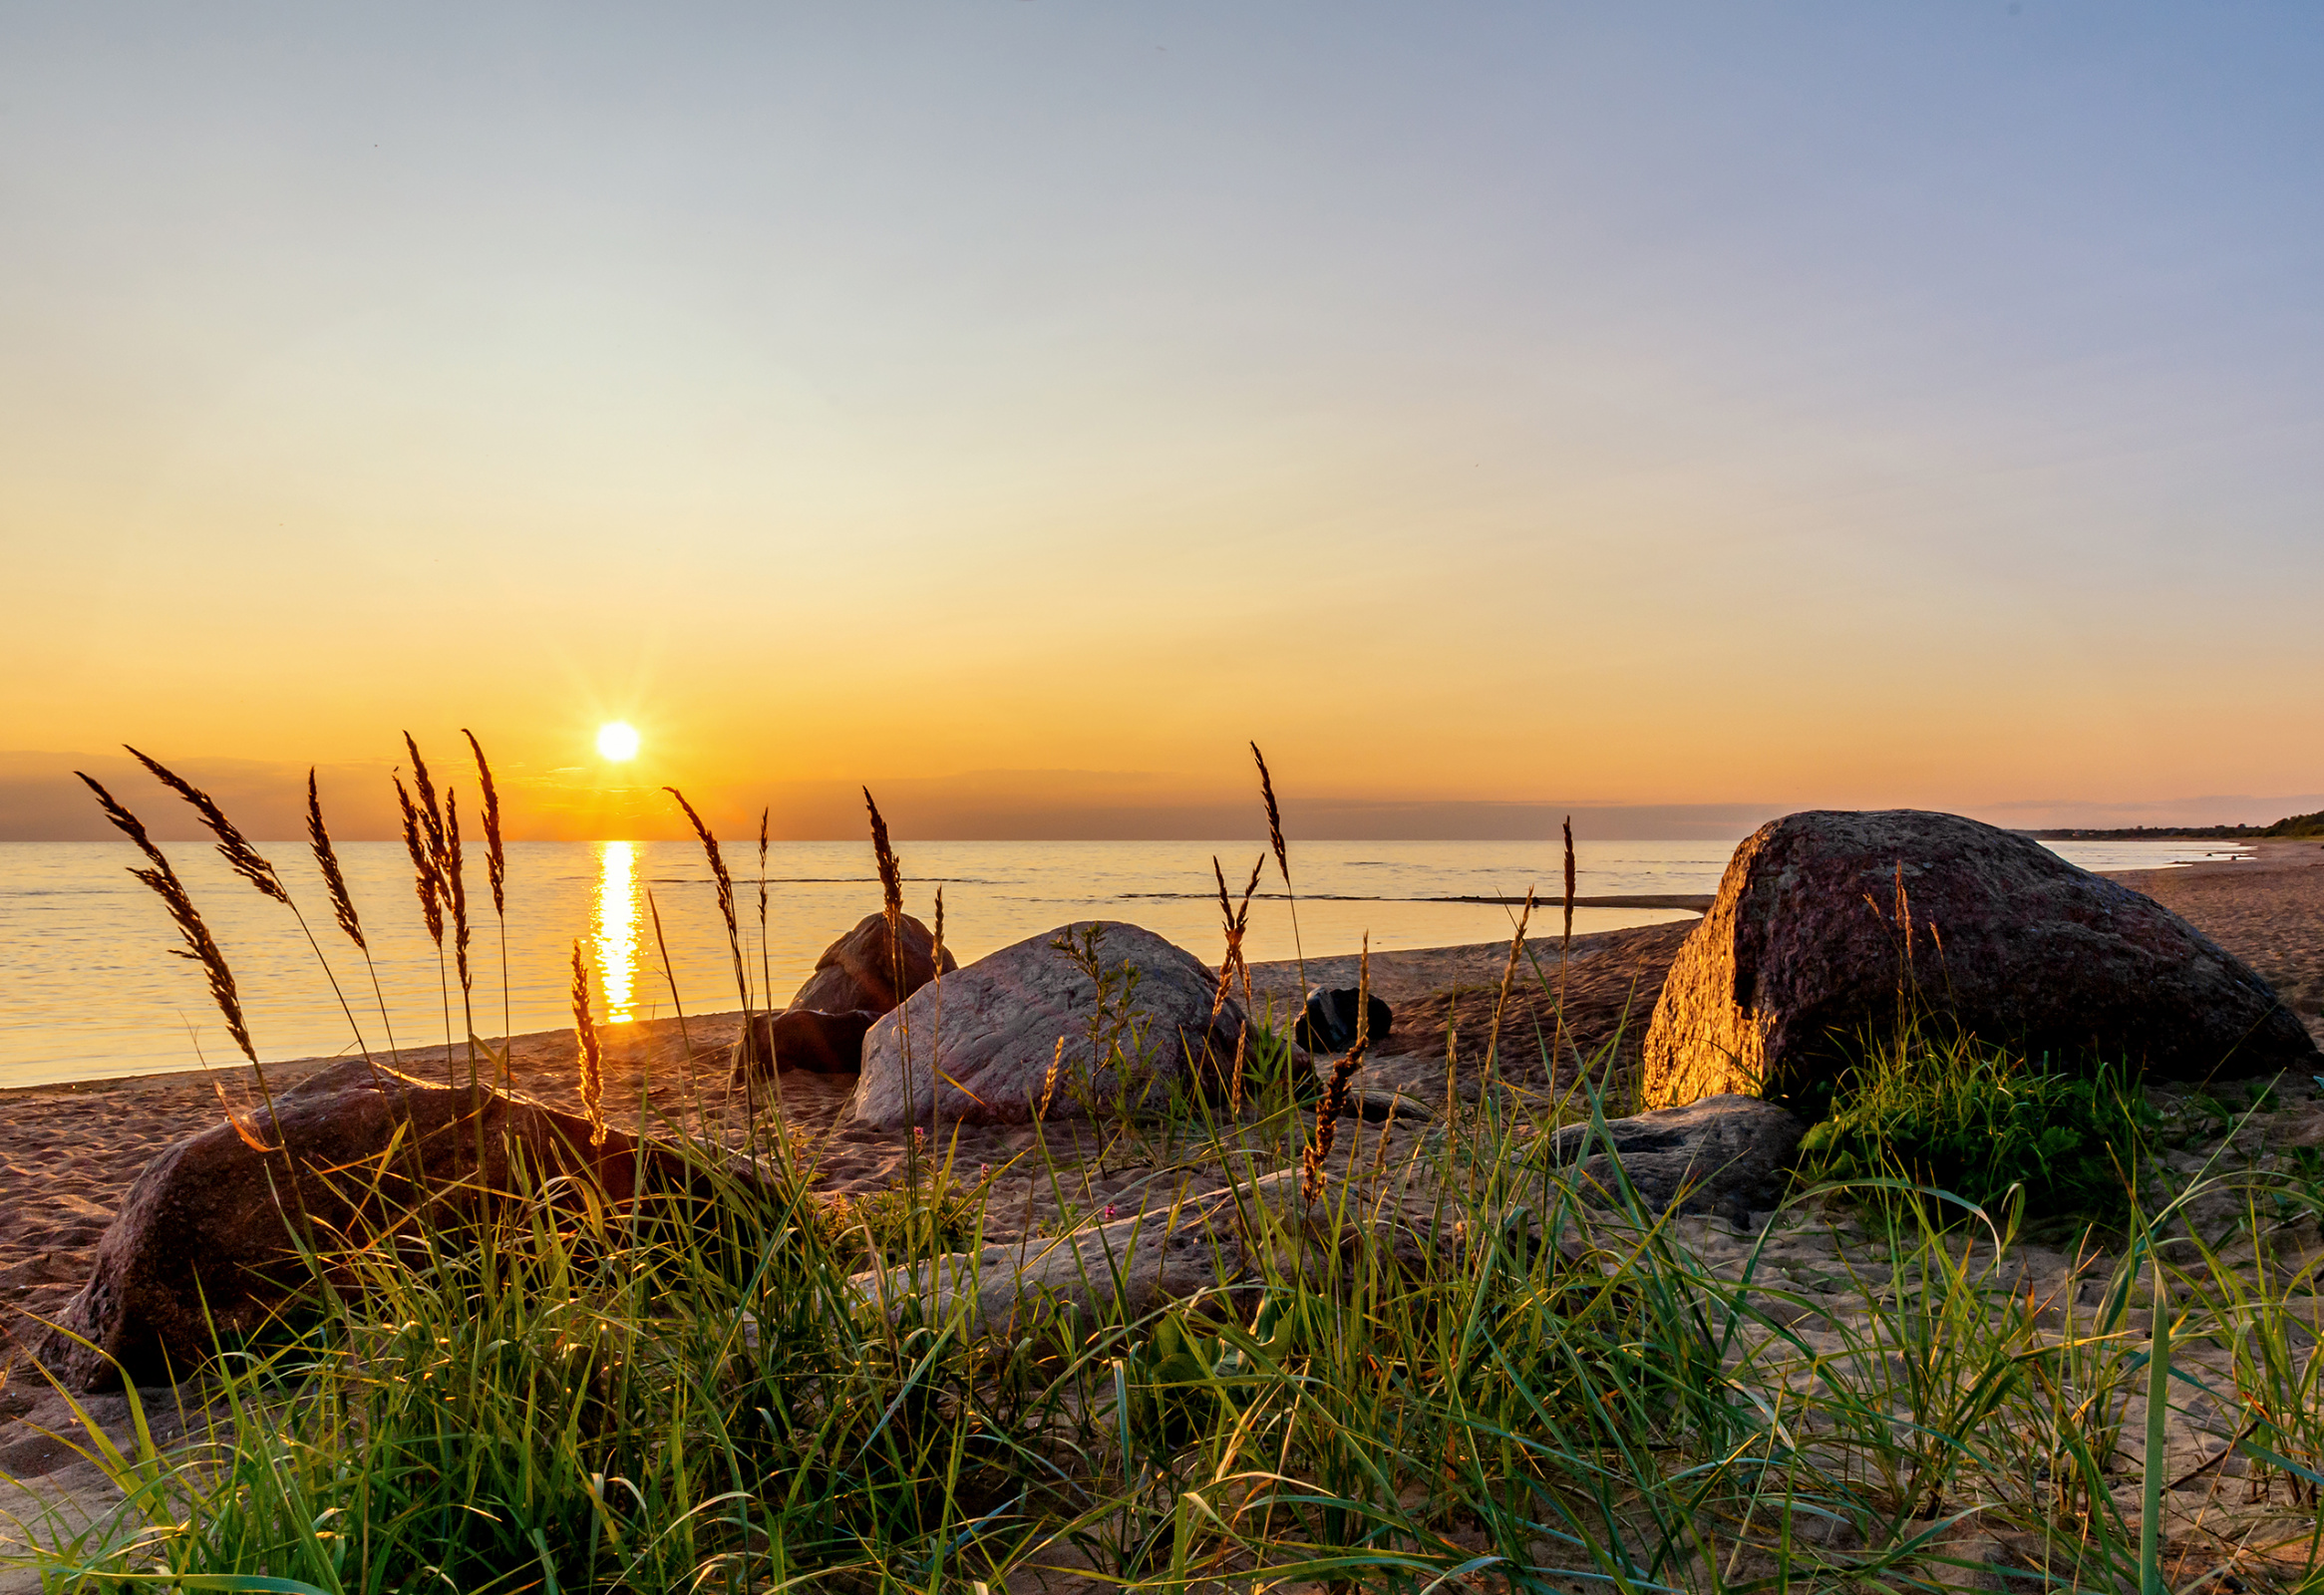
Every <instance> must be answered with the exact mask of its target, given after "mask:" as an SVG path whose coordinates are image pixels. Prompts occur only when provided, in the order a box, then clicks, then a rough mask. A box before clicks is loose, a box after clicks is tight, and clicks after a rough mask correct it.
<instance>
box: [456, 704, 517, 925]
mask: <svg viewBox="0 0 2324 1595" xmlns="http://www.w3.org/2000/svg"><path fill="white" fill-rule="evenodd" d="M460 734H461V735H462V736H463V737H466V738H467V739H468V745H469V749H470V751H471V752H473V753H474V754H475V755H476V756H477V788H478V790H479V791H481V792H482V793H483V794H484V795H485V872H486V873H487V875H489V876H490V877H491V879H492V882H493V916H494V917H495V918H497V919H505V918H506V917H507V914H508V903H507V882H508V853H507V849H506V847H505V846H504V845H503V844H502V843H501V840H500V790H499V789H498V787H496V786H494V785H493V767H492V766H491V765H490V764H489V763H487V762H486V759H485V745H484V744H483V743H481V742H478V741H477V734H476V733H475V732H473V731H470V730H469V729H468V728H467V727H465V726H463V727H462V728H461V732H460Z"/></svg>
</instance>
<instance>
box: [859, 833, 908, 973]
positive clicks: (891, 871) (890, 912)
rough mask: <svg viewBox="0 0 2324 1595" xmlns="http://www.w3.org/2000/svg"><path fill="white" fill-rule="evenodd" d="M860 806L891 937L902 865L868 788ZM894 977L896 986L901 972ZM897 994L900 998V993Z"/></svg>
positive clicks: (897, 920) (897, 921) (897, 919)
mask: <svg viewBox="0 0 2324 1595" xmlns="http://www.w3.org/2000/svg"><path fill="white" fill-rule="evenodd" d="M863 806H864V808H865V809H866V810H867V811H868V812H869V813H870V815H871V858H872V862H873V863H875V864H877V865H878V866H879V900H880V911H881V912H882V913H884V914H886V915H887V925H888V933H889V934H890V935H891V936H892V935H894V934H896V930H897V927H898V926H899V925H901V924H902V923H903V865H902V864H900V863H898V862H897V861H896V856H895V848H894V846H893V845H891V844H890V843H889V841H888V839H887V820H886V819H885V818H884V817H882V816H881V814H880V812H879V804H878V803H877V802H875V801H874V800H873V799H872V797H871V789H870V788H869V787H866V788H864V789H863ZM896 978H897V984H898V986H899V987H900V986H901V984H902V971H901V970H898V971H897V975H896ZM897 995H898V996H901V995H902V993H901V991H900V990H899V991H898V992H897Z"/></svg>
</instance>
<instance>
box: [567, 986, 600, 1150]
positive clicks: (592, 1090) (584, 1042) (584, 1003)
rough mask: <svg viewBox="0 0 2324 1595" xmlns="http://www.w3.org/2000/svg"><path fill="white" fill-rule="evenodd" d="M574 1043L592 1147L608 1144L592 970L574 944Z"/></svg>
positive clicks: (582, 1101) (582, 1102)
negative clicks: (592, 1000)
mask: <svg viewBox="0 0 2324 1595" xmlns="http://www.w3.org/2000/svg"><path fill="white" fill-rule="evenodd" d="M573 1039H574V1040H575V1041H576V1042H578V1043H579V1044H580V1059H579V1062H580V1066H581V1111H582V1112H583V1113H585V1114H587V1115H588V1116H589V1144H590V1145H592V1146H602V1145H604V1144H605V1110H604V1101H605V1053H604V1048H603V1046H602V1044H601V1043H599V1041H598V1040H597V1021H596V1020H595V1018H594V1017H592V1016H591V1014H590V1013H589V970H588V966H587V965H586V964H584V963H583V962H582V961H581V944H580V943H579V942H578V941H575V942H574V943H573Z"/></svg>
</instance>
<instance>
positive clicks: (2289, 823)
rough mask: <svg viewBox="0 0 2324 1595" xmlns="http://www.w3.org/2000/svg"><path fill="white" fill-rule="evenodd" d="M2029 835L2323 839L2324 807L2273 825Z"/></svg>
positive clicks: (2081, 838)
mask: <svg viewBox="0 0 2324 1595" xmlns="http://www.w3.org/2000/svg"><path fill="white" fill-rule="evenodd" d="M2026 834H2028V835H2029V836H2034V837H2036V838H2038V839H2040V840H2043V841H2135V840H2137V839H2138V838H2139V837H2141V836H2154V837H2162V836H2195V837H2202V838H2206V839H2207V838H2210V837H2217V838H2219V839H2220V840H2222V841H2258V840H2260V839H2262V838H2264V837H2269V836H2289V837H2295V838H2297V837H2301V836H2324V808H2320V809H2318V810H2317V811H2316V812H2315V813H2312V814H2287V815H2285V816H2284V817H2283V818H2282V819H2279V820H2277V821H2276V822H2275V823H2274V824H2272V825H2133V826H2131V827H2130V828H2129V829H2127V830H2033V831H2028V832H2027V833H2026Z"/></svg>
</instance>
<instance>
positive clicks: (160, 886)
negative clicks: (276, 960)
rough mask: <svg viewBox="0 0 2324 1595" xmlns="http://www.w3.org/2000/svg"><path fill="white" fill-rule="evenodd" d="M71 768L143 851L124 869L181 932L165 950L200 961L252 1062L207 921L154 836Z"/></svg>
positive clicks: (246, 1031) (229, 978) (236, 999)
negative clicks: (140, 863) (178, 941)
mask: <svg viewBox="0 0 2324 1595" xmlns="http://www.w3.org/2000/svg"><path fill="white" fill-rule="evenodd" d="M74 774H75V775H77V776H80V777H81V780H82V782H83V784H84V785H86V786H87V787H88V789H89V790H90V791H91V792H93V793H95V794H96V795H97V806H98V807H99V808H101V809H103V810H104V812H105V817H106V818H107V819H109V820H111V821H112V822H113V825H114V828H115V829H117V830H119V831H121V832H122V834H124V835H125V836H127V837H129V839H130V840H131V841H134V842H136V843H137V844H138V849H139V851H141V852H143V853H144V854H145V855H146V857H147V859H148V860H149V862H148V863H147V865H146V866H145V867H143V868H138V867H132V868H131V870H130V873H131V874H133V875H135V876H137V877H138V879H140V880H142V881H144V882H145V883H146V885H147V886H148V887H150V888H151V889H152V890H153V893H154V895H155V896H157V897H159V898H161V899H162V904H163V906H164V907H166V908H167V909H168V910H169V920H170V922H171V923H172V924H174V925H175V926H176V927H177V934H178V935H179V936H180V937H182V938H184V941H185V945H184V946H182V947H172V948H170V949H169V950H170V951H171V952H173V953H175V954H176V955H177V956H178V957H180V958H183V959H186V960H188V961H190V962H192V963H195V964H199V965H200V966H201V972H202V974H203V976H204V977H205V978H206V979H207V981H208V983H209V995H210V1000H211V1001H212V1002H214V1003H216V1004H217V1008H218V1013H219V1014H220V1015H222V1016H223V1017H224V1019H225V1022H226V1033H227V1034H228V1035H230V1036H232V1037H233V1038H234V1045H235V1046H237V1047H239V1048H241V1049H242V1056H243V1057H244V1058H247V1059H249V1060H250V1062H251V1063H252V1064H253V1065H255V1064H256V1063H257V1062H258V1053H257V1050H256V1049H255V1048H253V1047H252V1046H251V1045H250V1027H249V1026H248V1025H247V1024H245V1023H244V1022H243V1019H242V998H241V994H240V993H239V992H238V991H236V990H235V988H234V972H233V970H232V969H230V968H229V967H227V964H226V955H225V954H224V953H222V952H220V951H219V950H218V944H217V938H216V937H214V936H212V935H211V934H210V933H209V926H207V925H205V924H203V923H202V919H201V914H200V913H199V912H198V911H197V910H196V909H195V908H194V906H193V899H192V898H191V897H189V896H187V895H186V893H185V885H184V883H183V882H182V881H180V880H179V879H178V878H177V871H176V870H174V869H172V868H170V867H169V860H168V859H167V858H166V857H165V856H163V853H162V849H161V848H159V847H157V846H155V845H154V838H153V837H152V836H151V835H149V834H148V833H147V831H146V826H145V822H144V821H143V820H141V819H139V818H138V816H137V815H135V814H133V813H131V812H130V811H129V809H128V808H127V807H125V806H124V805H123V804H122V803H121V802H120V801H119V800H117V799H116V798H114V796H113V794H111V793H109V792H107V791H106V790H105V789H104V787H102V786H100V785H99V784H98V782H97V780H96V778H94V777H92V776H87V775H83V774H82V773H81V772H80V771H75V772H74Z"/></svg>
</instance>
